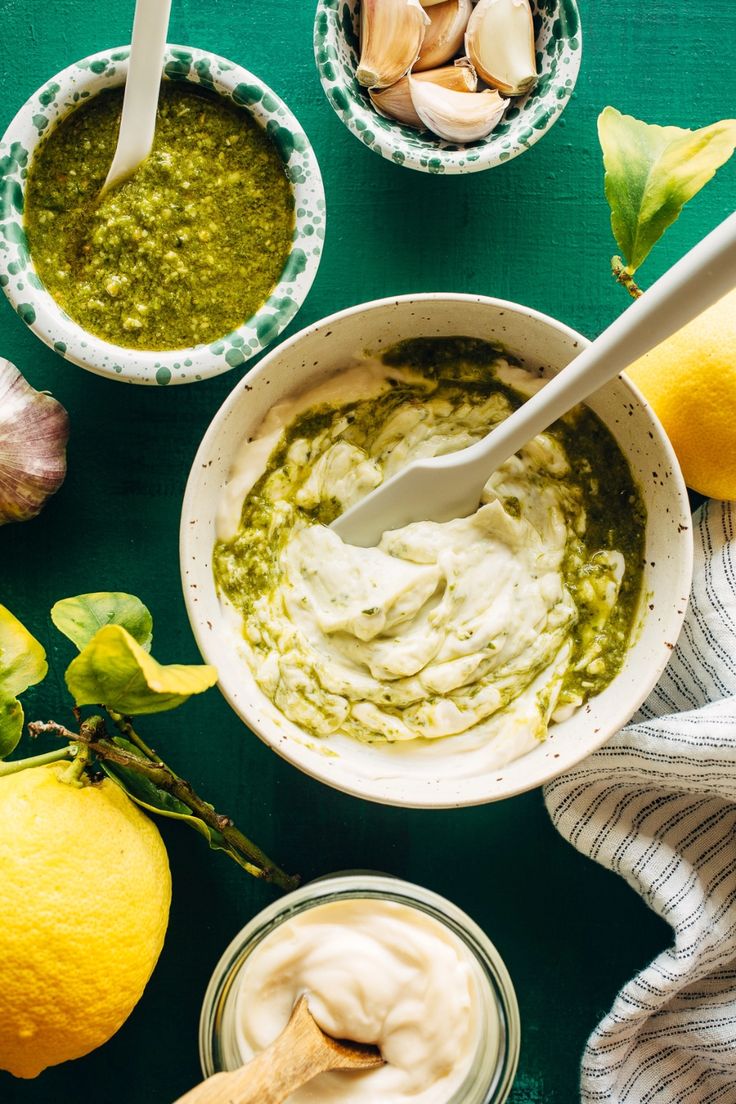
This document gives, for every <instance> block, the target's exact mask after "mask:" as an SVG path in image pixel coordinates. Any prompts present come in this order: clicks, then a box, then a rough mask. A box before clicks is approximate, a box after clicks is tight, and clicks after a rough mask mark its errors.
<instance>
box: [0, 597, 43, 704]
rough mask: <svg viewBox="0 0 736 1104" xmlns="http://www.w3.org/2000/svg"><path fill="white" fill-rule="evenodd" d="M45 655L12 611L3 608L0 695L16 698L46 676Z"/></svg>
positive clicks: (1, 618)
mask: <svg viewBox="0 0 736 1104" xmlns="http://www.w3.org/2000/svg"><path fill="white" fill-rule="evenodd" d="M48 669H49V668H48V664H47V663H46V652H45V651H44V650H43V647H42V646H41V645H40V644H39V642H38V641H37V640H36V638H35V636H31V634H30V633H29V631H28V629H27V628H26V627H25V625H22V624H21V622H20V621H19V620H18V618H17V617H14V616H13V614H12V613H11V612H10V610H9V609H6V608H5V606H0V693H2V694H3V695H4V696H6V697H10V698H14V697H17V695H18V694H22V693H23V691H24V690H27V689H28V687H29V686H35V685H36V683H37V682H40V681H41V679H43V678H45V677H46V673H47V671H48Z"/></svg>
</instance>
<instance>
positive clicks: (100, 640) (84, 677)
mask: <svg viewBox="0 0 736 1104" xmlns="http://www.w3.org/2000/svg"><path fill="white" fill-rule="evenodd" d="M216 681H217V671H216V670H215V668H214V667H209V666H206V665H204V664H201V665H196V666H195V665H192V666H185V665H183V664H178V663H172V664H169V665H168V666H163V665H162V664H160V663H157V662H156V660H155V659H154V658H153V656H150V655H149V654H148V652H146V651H145V650H144V649H143V648H142V647H141V646H140V644H138V642H137V641H136V640H134V639H133V637H132V636H131V635H130V633H129V632H128V631H127V629H124V628H123V627H122V626H121V625H106V626H105V627H104V628H102V629H99V630H98V631H97V632H96V633H95V635H94V636H93V637H92V639H91V640H90V642H89V644H87V645H86V647H85V648H83V649H82V651H81V652H80V653H79V655H78V656H77V657H76V659H73V660H72V662H71V663H70V664H69V666H68V667H67V670H66V684H67V686H68V688H69V692H70V694H71V695H72V697H73V698H74V701H75V702H76V704H77V705H105V706H107V708H108V709H114V710H116V711H117V712H118V713H124V714H126V715H129V716H136V715H137V714H140V713H163V712H164V711H165V710H167V709H176V707H177V706H179V705H182V704H183V703H184V702H185V701H187V699H188V698H190V697H191V695H192V694H201V693H202V691H203V690H207V689H209V687H210V686H214V684H215V682H216Z"/></svg>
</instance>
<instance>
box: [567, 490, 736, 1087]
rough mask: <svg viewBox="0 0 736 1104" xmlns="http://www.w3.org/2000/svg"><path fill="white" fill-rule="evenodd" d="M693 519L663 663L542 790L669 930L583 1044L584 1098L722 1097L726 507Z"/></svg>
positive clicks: (727, 987)
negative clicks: (630, 709)
mask: <svg viewBox="0 0 736 1104" xmlns="http://www.w3.org/2000/svg"><path fill="white" fill-rule="evenodd" d="M695 520H696V529H695V579H694V583H693V591H692V596H691V600H690V607H689V609H688V614H687V618H686V620H685V625H684V628H683V630H682V634H681V636H680V640H679V642H678V645H677V647H676V649H675V651H674V653H673V655H672V660H671V662H670V664H669V666H668V667H667V669H666V671H665V673H664V675H663V676H662V678H661V679H660V681H659V683H658V685H657V687H656V688H655V690H654V691H653V692H652V694H651V695H650V697H649V698H648V699H647V701H646V703H645V704H644V706H643V707H642V709H641V710H640V711H639V713H637V715H636V716H635V717H634V718H633V720H632V722H631V724H629V725H628V726H627V727H626V728H624V729H623V730H622V731H621V732H619V733H618V734H617V735H616V736H615V737H614V738H613V739H612V740H610V741H609V742H608V743H607V744H606V745H605V747H603V748H601V749H600V750H599V751H597V752H595V753H594V754H593V755H591V756H590V757H589V758H588V759H586V760H585V761H584V762H583V763H581V764H580V766H578V767H576V768H575V769H573V770H571V771H568V772H567V773H566V774H564V775H563V776H562V777H561V778H558V779H557V780H556V781H554V782H552V783H550V784H549V785H548V786H547V788H546V790H545V800H546V803H547V808H548V809H549V812H550V815H551V817H552V820H553V822H554V824H555V825H556V827H557V828H558V829H559V831H560V832H561V833H562V835H563V836H565V838H566V839H568V840H569V841H570V842H571V843H572V844H573V845H574V846H575V847H576V848H577V849H578V850H579V851H581V852H582V853H583V854H584V855H589V856H590V858H592V859H595V861H596V862H599V863H601V864H602V865H604V866H607V867H609V868H610V869H611V870H615V871H616V873H617V874H620V875H621V876H622V877H624V878H626V880H627V882H628V883H629V885H631V886H633V888H634V889H635V890H636V892H637V893H639V894H640V896H641V897H643V899H644V900H645V901H646V903H647V904H648V905H649V907H650V908H652V909H654V910H655V912H657V913H658V914H659V915H660V916H661V917H662V918H663V919H664V920H666V921H667V922H668V923H669V924H671V925H672V928H673V932H674V943H673V945H672V946H671V947H670V948H669V949H668V950H666V951H664V952H663V953H662V954H660V955H658V956H657V958H655V960H654V961H653V962H652V963H651V964H650V965H649V966H648V967H647V968H646V969H644V970H642V971H641V973H640V974H638V975H637V976H636V977H635V978H634V979H633V980H632V981H630V982H629V983H628V984H627V985H625V986H624V988H623V989H622V990H621V992H620V993H619V995H618V997H617V998H616V1001H615V1003H614V1005H613V1008H612V1009H611V1011H610V1012H609V1013H608V1015H607V1016H606V1017H605V1019H604V1020H603V1021H602V1023H600V1024H599V1025H598V1027H597V1028H596V1030H595V1031H594V1032H593V1035H592V1036H591V1038H590V1039H589V1041H588V1044H587V1046H586V1048H585V1053H584V1055H583V1064H582V1076H581V1097H582V1100H583V1102H584V1104H593V1102H598V1104H600V1102H603V1101H605V1102H606V1104H716V1102H718V1104H736V531H735V524H736V503H730V504H729V503H721V502H709V503H706V505H705V506H704V507H703V508H702V509H701V511H700V512H699V514H698V515H696V519H695Z"/></svg>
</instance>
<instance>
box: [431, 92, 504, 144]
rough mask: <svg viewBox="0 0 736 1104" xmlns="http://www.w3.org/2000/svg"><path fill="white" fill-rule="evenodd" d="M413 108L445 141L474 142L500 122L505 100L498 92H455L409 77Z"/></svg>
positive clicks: (483, 136)
mask: <svg viewBox="0 0 736 1104" xmlns="http://www.w3.org/2000/svg"><path fill="white" fill-rule="evenodd" d="M409 91H410V93H411V99H412V103H413V104H414V109H415V111H416V113H417V115H418V116H419V118H420V119H421V120H422V122H423V123H424V125H425V126H426V127H427V128H428V129H429V130H431V131H432V132H433V133H434V134H436V135H437V136H438V137H439V138H444V139H446V141H448V142H475V141H476V140H477V139H478V138H485V137H486V135H487V134H490V133H491V131H492V130H493V128H494V127H495V126H496V124H497V123H498V122H499V120H500V118H501V116H502V115H503V113H504V111H505V110H506V107H507V106H508V100H504V98H503V97H502V96H499V94H498V92H495V91H494V92H491V91H490V89H486V90H485V91H484V92H476V93H467V92H454V91H452V89H450V88H440V87H439V85H436V84H432V83H431V82H429V81H420V80H417V78H416V77H409Z"/></svg>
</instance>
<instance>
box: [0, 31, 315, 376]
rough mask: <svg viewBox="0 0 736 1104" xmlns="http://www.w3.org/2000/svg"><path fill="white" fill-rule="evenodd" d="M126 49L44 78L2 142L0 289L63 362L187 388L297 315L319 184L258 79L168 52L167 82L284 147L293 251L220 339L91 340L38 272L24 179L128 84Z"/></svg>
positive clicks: (286, 114)
mask: <svg viewBox="0 0 736 1104" xmlns="http://www.w3.org/2000/svg"><path fill="white" fill-rule="evenodd" d="M128 52H129V51H128V50H127V48H120V49H115V50H112V51H109V50H108V51H105V52H104V53H101V54H95V55H93V56H92V57H89V58H84V59H83V60H82V61H79V62H76V63H75V64H74V65H71V66H69V68H67V69H64V70H63V71H62V72H61V73H58V74H57V75H56V76H55V77H53V78H52V79H51V80H49V81H46V83H45V84H44V85H43V86H42V88H41V89H39V91H38V92H36V93H35V94H34V95H33V96H32V97H31V98H30V99H29V100H28V101H27V103H26V104H24V106H23V107H22V108H21V109H20V111H19V112H18V114H17V115H16V116H15V118H14V119H13V121H12V122H11V124H10V126H9V127H8V129H7V131H6V133H5V135H4V136H3V138H2V140H1V141H0V286H2V288H3V290H4V291H5V293H6V295H7V296H8V298H9V299H10V301H11V303H12V304H13V306H14V307H15V310H16V311H17V313H18V315H19V316H20V317H21V318H22V319H23V321H24V322H26V323H27V324H28V325H29V326H30V327H31V329H32V330H33V331H34V333H36V334H37V336H38V337H40V338H41V340H42V341H44V342H45V343H46V344H47V345H49V346H50V347H51V348H53V349H55V350H56V351H57V352H58V353H59V354H60V355H62V356H64V357H65V359H67V360H70V361H73V362H74V363H75V364H79V365H81V366H82V367H83V368H87V369H89V370H90V371H92V372H95V373H97V374H98V375H103V376H108V377H109V378H111V379H118V380H124V381H126V382H129V383H145V384H157V385H159V386H167V385H170V384H177V383H189V382H193V381H196V380H200V379H207V378H208V377H210V376H215V375H218V374H219V373H221V372H226V371H229V370H230V369H232V368H236V367H240V366H242V365H243V364H245V363H246V361H248V360H249V359H250V358H251V357H253V356H255V355H256V354H257V353H259V352H260V351H261V350H262V349H264V348H265V347H266V345H268V344H269V343H270V342H271V341H273V340H274V338H276V337H277V336H278V334H280V333H281V331H282V330H283V329H284V328H285V327H286V326H287V325H288V324H289V322H290V321H291V320H292V318H293V317H294V315H295V314H296V313H297V311H298V309H299V307H300V306H301V304H302V303H303V302H304V299H305V298H306V296H307V293H308V292H309V289H310V287H311V285H312V282H313V280H314V277H315V275H316V273H317V268H318V266H319V262H320V258H321V254H322V245H323V240H324V227H325V198H324V189H323V186H322V178H321V174H320V171H319V166H318V164H317V160H316V157H315V155H314V152H313V150H312V147H311V145H310V143H309V140H308V138H307V136H306V134H305V133H304V131H303V130H302V128H301V127H300V125H299V123H298V122H297V120H296V118H295V117H294V116H293V115H292V113H291V112H290V111H289V109H288V107H287V106H286V104H284V103H283V102H282V101H281V100H280V99H279V98H278V96H276V94H275V93H274V92H272V91H271V89H270V88H268V86H267V85H265V84H264V83H263V82H262V81H261V80H259V78H258V77H256V76H254V75H253V74H252V73H250V72H248V71H247V70H246V69H243V68H241V67H240V66H237V65H234V64H233V63H232V62H229V61H226V60H225V59H224V58H221V57H218V56H217V55H216V54H211V53H208V52H206V51H203V50H197V49H194V48H192V47H185V46H169V47H168V48H167V53H166V58H165V64H164V76H165V78H167V79H169V80H178V81H189V82H191V83H193V84H197V85H202V86H204V87H205V88H207V89H209V90H211V91H215V92H217V93H219V94H220V95H222V96H225V97H227V98H229V99H231V100H232V101H234V102H235V103H236V104H238V105H239V106H241V107H245V108H246V109H247V110H248V111H250V113H251V114H252V116H253V118H254V119H255V120H256V122H257V123H258V124H259V125H260V126H262V127H263V128H264V130H265V131H266V132H267V134H268V135H269V136H270V138H271V140H272V141H273V143H274V145H275V146H276V149H277V150H278V151H279V154H280V156H281V158H282V160H283V162H284V166H285V170H286V175H287V177H288V179H289V181H290V183H291V187H292V189H293V192H294V205H295V209H296V224H295V229H294V240H293V245H292V249H291V253H290V254H289V257H288V259H287V263H286V265H285V267H284V270H283V272H282V274H281V278H280V280H279V283H278V284H277V285H276V286H275V287H274V289H273V291H272V292H271V294H270V295H269V297H268V299H267V301H266V302H265V303H264V304H263V306H262V307H261V308H260V309H259V310H258V311H257V312H256V313H255V314H254V315H253V317H252V318H250V319H248V320H247V321H246V322H245V323H244V324H243V325H242V326H239V327H238V328H237V329H236V330H234V331H233V332H232V333H229V334H224V335H223V336H222V338H221V339H220V340H219V341H217V342H216V343H211V344H207V345H198V346H196V347H195V348H193V349H179V350H172V351H170V352H166V353H162V352H149V351H143V352H142V351H140V350H131V349H124V348H122V347H120V346H117V345H113V344H111V343H110V342H107V341H103V340H101V339H99V338H96V337H93V336H92V335H90V334H88V333H87V332H86V331H85V330H83V329H82V328H81V327H80V326H78V325H77V324H76V323H75V322H73V321H72V320H71V319H70V318H69V317H68V315H66V314H65V313H64V311H62V310H61V308H60V307H59V306H58V304H57V303H56V302H55V301H54V300H53V299H52V298H51V296H50V295H49V294H48V292H47V291H46V289H45V288H44V286H43V284H42V282H41V280H40V279H39V277H38V274H37V273H36V271H35V269H34V266H33V261H32V258H31V257H30V255H29V252H28V246H27V242H26V236H25V233H24V230H23V223H22V214H23V207H24V198H25V187H26V176H27V170H28V162H29V159H30V158H31V157H32V156H33V152H34V150H35V148H36V147H37V145H38V143H39V142H40V141H41V140H42V137H43V136H45V134H47V133H50V131H51V130H53V128H54V126H55V125H56V124H57V123H58V122H59V121H60V120H62V119H63V118H65V116H66V115H68V114H69V112H70V111H72V110H74V108H75V106H76V105H77V104H79V103H80V102H81V101H83V100H84V99H86V98H87V97H88V96H90V95H95V94H96V93H98V92H100V91H101V90H102V89H105V88H113V87H116V86H118V85H121V84H123V83H124V82H125V76H126V73H127V58H128Z"/></svg>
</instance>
